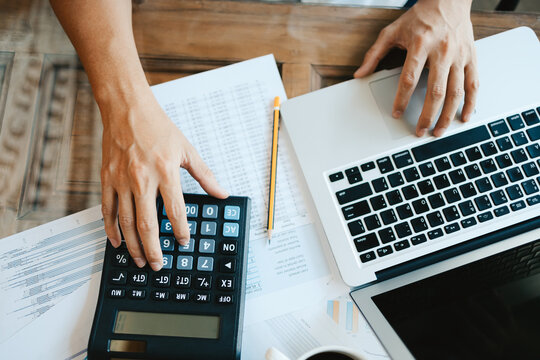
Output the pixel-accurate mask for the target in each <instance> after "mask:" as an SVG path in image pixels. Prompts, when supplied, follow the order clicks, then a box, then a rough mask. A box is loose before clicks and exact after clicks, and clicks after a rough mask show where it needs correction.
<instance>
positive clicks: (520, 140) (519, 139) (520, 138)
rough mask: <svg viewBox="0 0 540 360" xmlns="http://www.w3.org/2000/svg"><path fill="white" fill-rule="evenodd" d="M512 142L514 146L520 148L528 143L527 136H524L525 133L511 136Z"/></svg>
mask: <svg viewBox="0 0 540 360" xmlns="http://www.w3.org/2000/svg"><path fill="white" fill-rule="evenodd" d="M512 140H513V141H514V144H516V146H521V145H524V144H526V143H528V142H529V140H528V139H527V136H525V133H524V132H523V131H520V132H518V133H515V134H512Z"/></svg>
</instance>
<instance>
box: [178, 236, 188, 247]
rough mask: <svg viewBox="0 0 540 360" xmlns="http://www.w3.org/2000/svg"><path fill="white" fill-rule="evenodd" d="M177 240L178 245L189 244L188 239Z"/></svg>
mask: <svg viewBox="0 0 540 360" xmlns="http://www.w3.org/2000/svg"><path fill="white" fill-rule="evenodd" d="M178 242H179V243H180V245H183V246H186V245H187V244H189V239H186V238H180V239H178Z"/></svg>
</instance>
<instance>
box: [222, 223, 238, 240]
mask: <svg viewBox="0 0 540 360" xmlns="http://www.w3.org/2000/svg"><path fill="white" fill-rule="evenodd" d="M239 230H240V225H238V223H230V222H226V223H223V236H225V237H238V233H239Z"/></svg>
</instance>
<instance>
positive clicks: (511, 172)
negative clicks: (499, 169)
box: [506, 166, 523, 182]
mask: <svg viewBox="0 0 540 360" xmlns="http://www.w3.org/2000/svg"><path fill="white" fill-rule="evenodd" d="M506 175H508V178H509V179H510V181H511V182H516V181H519V180H523V173H522V172H521V170H519V168H518V167H517V166H516V167H514V168H511V169H508V170H506Z"/></svg>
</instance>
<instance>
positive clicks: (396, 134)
mask: <svg viewBox="0 0 540 360" xmlns="http://www.w3.org/2000/svg"><path fill="white" fill-rule="evenodd" d="M400 75H401V74H394V75H389V76H388V77H385V78H382V79H377V80H374V81H372V82H370V83H369V87H370V89H371V93H372V94H373V97H374V98H375V101H376V103H377V106H378V107H379V111H380V112H381V115H382V118H383V119H384V122H385V123H386V127H387V128H388V131H389V132H390V134H391V135H392V137H393V138H394V139H400V138H402V137H404V136H408V135H411V134H414V133H415V129H416V123H417V122H418V118H419V117H420V113H421V112H422V107H423V106H424V99H425V97H426V88H427V78H428V70H427V69H424V71H422V75H421V76H420V80H419V81H418V85H417V87H416V89H415V91H414V93H413V95H412V97H411V99H410V101H409V105H408V106H407V109H406V110H405V113H404V114H403V115H402V117H401V119H394V118H393V117H392V106H393V104H394V98H395V97H396V91H397V88H398V83H399V76H400ZM462 106H463V102H462V103H461V104H460V106H459V109H458V113H457V116H458V118H459V117H460V116H461V107H462ZM440 113H441V112H440V111H439V112H438V113H437V116H436V118H435V119H438V118H439V115H440ZM436 122H437V121H436V120H435V121H433V123H432V124H431V126H430V127H429V129H430V130H431V129H433V127H434V126H435V124H436ZM457 124H458V122H456V121H455V119H454V121H453V122H452V124H450V127H449V129H452V128H454V127H456V126H457Z"/></svg>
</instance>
